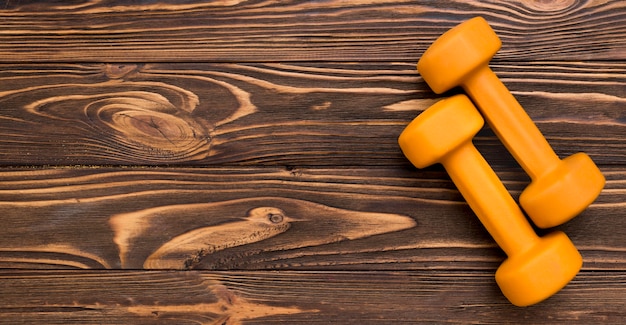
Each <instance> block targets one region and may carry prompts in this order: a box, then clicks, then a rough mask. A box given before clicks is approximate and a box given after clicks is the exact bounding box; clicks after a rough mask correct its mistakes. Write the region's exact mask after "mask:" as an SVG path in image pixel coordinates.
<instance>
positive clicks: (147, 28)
mask: <svg viewBox="0 0 626 325" xmlns="http://www.w3.org/2000/svg"><path fill="white" fill-rule="evenodd" d="M625 6H626V5H625V4H624V2H622V1H585V2H579V1H552V2H546V1H521V0H520V1H505V2H482V1H461V2H460V1H436V2H424V1H402V0H386V1H375V2H372V1H350V2H346V1H340V0H333V1H314V2H311V1H304V2H303V1H280V2H273V1H264V2H257V1H209V2H206V1H185V2H183V3H180V2H175V3H174V2H170V3H162V2H158V3H157V2H153V1H148V2H133V3H129V2H128V1H118V0H110V1H84V2H79V3H75V4H66V3H60V2H47V1H46V2H41V1H5V2H4V4H3V6H2V7H0V21H1V22H2V23H1V24H2V25H1V26H2V28H1V31H0V62H5V63H8V62H277V61H283V62H286V61H394V60H401V61H405V60H416V58H418V57H419V55H420V53H422V52H423V51H424V50H425V49H426V47H427V46H428V45H429V44H430V43H432V41H433V40H434V39H436V38H437V37H438V36H439V35H440V34H441V33H443V32H444V31H446V30H447V29H449V28H451V27H452V26H455V25H457V24H458V23H460V22H461V21H464V20H466V19H468V18H469V17H472V16H476V15H483V16H485V17H486V18H487V19H488V20H489V21H490V22H491V23H492V24H493V25H494V27H495V29H496V32H497V33H498V34H499V35H500V36H501V37H502V39H503V41H504V46H503V49H502V51H501V52H500V53H499V54H498V56H497V59H498V60H515V61H519V60H538V59H539V60H546V59H548V60H557V59H560V60H576V61H580V60H623V59H626V50H625V49H626V38H625V37H624V36H625V35H626V19H625V18H626V10H624V9H625Z"/></svg>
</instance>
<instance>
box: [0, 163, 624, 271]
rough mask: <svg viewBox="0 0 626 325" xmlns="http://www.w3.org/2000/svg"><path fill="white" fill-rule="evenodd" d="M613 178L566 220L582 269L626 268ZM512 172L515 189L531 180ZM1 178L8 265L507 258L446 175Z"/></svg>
mask: <svg viewBox="0 0 626 325" xmlns="http://www.w3.org/2000/svg"><path fill="white" fill-rule="evenodd" d="M605 173H606V176H607V179H608V183H607V186H606V189H605V190H604V192H603V194H602V195H601V197H600V198H599V199H598V200H597V201H596V202H595V203H594V204H593V205H592V206H591V207H590V208H589V209H587V210H586V211H585V212H584V213H583V214H582V215H581V216H579V217H578V218H575V219H574V220H573V221H571V222H570V223H568V224H567V225H564V226H563V227H561V228H562V229H563V230H565V231H566V232H567V233H568V234H569V235H570V237H571V238H572V240H573V241H574V242H575V244H576V245H577V247H578V248H579V249H580V250H581V252H582V254H583V256H584V258H585V266H584V269H585V270H620V269H622V268H623V267H624V266H625V265H626V260H625V259H624V248H623V247H625V246H626V242H624V240H625V239H626V233H624V229H626V225H624V224H623V220H624V218H623V206H624V200H623V198H624V193H625V191H626V188H625V187H624V184H626V182H624V180H625V179H626V174H625V173H624V172H623V171H621V170H620V169H610V168H609V169H606V170H605ZM501 177H502V179H503V180H504V181H505V184H506V186H507V187H508V188H509V189H510V190H511V191H512V193H513V194H514V195H515V196H517V195H518V194H519V192H520V190H521V189H523V188H524V187H525V184H527V180H526V178H527V177H526V176H525V175H522V174H520V173H511V172H508V173H502V175H501ZM0 186H2V189H1V190H0V213H1V214H2V216H3V221H4V223H5V226H4V227H3V228H2V229H1V230H0V267H4V268H23V267H27V268H74V269H81V268H82V269H86V268H95V269H103V268H131V269H141V268H157V269H158V268H165V269H190V268H195V269H219V270H233V269H249V270H255V269H291V270H297V269H300V270H311V269H315V270H321V269H335V270H337V269H339V270H347V269H361V270H374V269H378V270H384V269H390V270H407V269H427V270H432V269H439V268H444V269H465V270H473V269H480V270H489V271H491V272H493V271H495V268H496V267H497V266H498V265H499V263H500V262H501V261H502V260H503V258H504V256H503V254H502V252H501V251H500V250H499V249H498V248H497V247H496V246H495V244H494V242H493V240H492V239H491V238H490V237H489V235H488V234H487V233H486V231H485V230H484V228H483V227H482V225H481V224H480V223H479V222H478V220H477V218H476V217H475V215H473V213H472V212H471V210H469V208H468V207H467V205H466V204H465V203H464V201H463V199H462V197H460V195H459V193H458V192H457V191H456V189H455V188H454V185H453V184H451V182H450V181H449V180H448V179H446V176H445V174H443V172H441V171H436V170H432V171H431V170H425V171H414V170H411V169H406V170H403V169H346V170H336V169H297V170H294V169H292V170H285V169H267V168H263V169H163V168H159V169H153V168H113V169H111V168H91V169H85V168H56V169H38V170H36V169H24V170H15V171H4V172H2V173H0ZM86 230H88V231H86ZM543 233H546V231H543Z"/></svg>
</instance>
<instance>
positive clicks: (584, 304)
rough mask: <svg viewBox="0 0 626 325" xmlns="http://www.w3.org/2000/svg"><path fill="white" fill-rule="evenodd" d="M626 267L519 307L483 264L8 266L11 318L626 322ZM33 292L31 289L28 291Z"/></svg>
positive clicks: (6, 306)
mask: <svg viewBox="0 0 626 325" xmlns="http://www.w3.org/2000/svg"><path fill="white" fill-rule="evenodd" d="M624 290H626V278H625V277H624V276H623V274H615V273H606V272H583V273H582V274H581V275H579V276H578V277H577V278H576V279H574V280H573V282H572V283H571V284H570V285H569V286H568V287H566V288H565V289H564V290H562V291H561V292H559V293H558V294H557V295H555V296H553V297H551V298H550V299H549V300H548V301H549V303H546V304H540V305H535V306H531V307H528V308H523V309H522V308H517V307H514V306H512V305H510V304H509V303H508V302H507V301H505V299H504V298H503V297H502V296H501V294H500V293H499V290H498V288H497V287H496V286H495V285H494V284H493V282H492V277H491V275H490V274H486V273H485V272H482V271H475V272H454V271H438V272H424V271H420V272H402V273H396V272H394V273H388V272H258V271H257V272H245V273H242V272H219V273H209V272H196V271H191V272H149V273H148V272H136V271H131V272H120V271H114V272H112V271H109V272H88V273H86V272H82V273H77V272H67V271H14V272H9V273H7V272H0V305H1V306H2V307H0V313H1V314H2V316H3V317H2V320H1V321H0V322H3V323H7V324H10V323H42V322H43V323H46V324H67V323H68V322H72V323H80V324H122V323H128V324H172V323H175V324H194V325H197V324H227V325H235V324H241V323H244V324H278V323H281V324H283V323H284V324H301V323H303V324H328V323H333V324H364V323H367V324H372V323H376V324H379V323H380V324H389V323H408V324H416V323H417V324H432V323H436V324H447V323H451V324H458V323H474V322H480V323H490V324H491V323H497V324H520V323H528V324H537V323H546V322H549V323H550V324H572V323H577V324H578V323H580V324H588V323H602V324H620V323H621V322H622V321H623V319H624V317H625V316H626V312H625V310H624V308H623V306H624V304H625V303H626V296H625V295H623V294H622V293H623V292H624ZM24 292H28V293H30V294H29V295H25V294H23V293H24Z"/></svg>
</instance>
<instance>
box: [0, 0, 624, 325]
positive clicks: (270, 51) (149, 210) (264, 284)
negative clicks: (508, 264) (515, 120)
mask: <svg viewBox="0 0 626 325" xmlns="http://www.w3.org/2000/svg"><path fill="white" fill-rule="evenodd" d="M477 15H481V16H483V17H485V18H486V19H487V20H488V21H489V22H490V23H491V24H492V26H493V27H494V29H495V30H496V32H497V33H498V34H499V36H500V37H501V39H502V41H503V47H502V49H501V51H500V52H499V53H498V54H497V55H496V57H495V58H494V59H493V60H492V64H491V65H492V68H493V69H494V71H495V72H496V74H498V75H499V76H500V77H501V79H502V80H503V81H504V83H505V84H506V85H507V86H508V87H509V88H510V89H511V91H512V92H513V93H514V95H515V96H516V97H517V98H518V99H519V101H520V102H521V104H522V106H524V108H525V109H526V110H527V111H528V113H529V115H530V116H531V117H532V118H533V120H535V121H536V123H537V125H538V127H539V128H540V129H541V131H542V132H543V133H544V135H545V136H546V137H547V139H548V141H549V142H550V143H551V144H552V146H553V147H554V149H555V151H556V152H557V153H558V154H559V155H560V156H561V157H565V156H567V155H570V154H572V153H575V152H578V151H584V152H587V153H588V154H590V155H591V156H592V158H593V159H594V160H595V161H596V163H597V164H598V165H599V166H600V168H601V170H602V171H603V172H604V174H605V176H606V178H607V184H606V188H605V190H604V191H603V193H602V194H601V196H600V197H599V198H598V199H597V201H596V202H595V203H594V204H593V205H592V206H591V207H589V209H587V210H586V211H585V212H584V213H583V214H582V215H580V216H578V217H577V218H575V219H574V220H572V221H571V222H569V223H567V224H565V225H563V226H561V227H559V229H561V230H564V231H565V232H567V233H568V235H569V236H570V237H571V238H572V240H573V241H574V243H575V244H576V245H577V247H578V248H579V249H580V251H581V253H582V255H583V257H584V266H583V269H582V271H581V272H580V273H579V275H578V276H577V277H576V278H575V279H574V280H573V281H572V282H571V283H570V284H569V285H568V286H567V287H566V288H565V289H564V290H562V291H561V292H559V293H558V294H557V295H555V296H553V297H552V298H550V299H548V300H547V301H545V302H543V303H540V304H538V305H535V306H532V307H528V308H518V307H514V306H512V305H511V304H509V303H508V301H507V300H506V299H505V298H504V297H503V296H502V295H501V293H500V292H499V289H498V287H497V285H496V284H495V281H494V278H493V275H494V272H495V270H496V268H497V267H498V266H499V265H500V263H501V262H502V260H503V259H504V258H505V256H504V254H503V253H502V252H501V251H500V250H499V248H498V247H497V246H495V244H494V242H493V240H492V239H491V238H490V237H489V235H488V234H487V233H486V231H485V230H484V229H483V227H482V226H481V224H480V223H479V222H478V221H477V218H476V217H475V216H474V215H473V213H472V212H471V210H469V208H468V207H467V205H466V204H465V203H464V201H463V199H462V197H461V196H460V195H459V193H458V192H457V191H456V189H455V186H454V184H452V183H451V182H450V180H449V178H448V177H447V175H446V173H445V172H444V170H443V168H442V167H441V166H433V167H430V168H427V169H423V170H417V169H415V168H413V167H412V166H411V165H410V164H409V163H408V162H407V161H406V160H405V159H404V157H403V156H402V154H401V152H400V150H399V148H398V146H397V143H396V139H397V137H398V135H399V134H400V132H401V131H402V129H403V128H404V126H405V125H406V124H407V123H408V122H409V121H410V120H412V119H413V118H414V117H415V116H416V115H418V114H419V113H420V112H421V111H422V110H424V109H425V108H427V107H428V106H430V105H431V104H433V103H434V102H435V101H436V100H437V99H439V98H441V96H437V95H435V94H433V93H432V92H431V91H430V89H429V88H428V86H427V85H426V84H425V83H424V82H423V81H422V79H421V78H420V76H419V74H418V73H417V71H416V70H415V63H416V62H417V60H418V59H419V57H420V55H421V53H423V51H424V50H425V49H426V48H427V46H428V45H429V44H430V43H431V42H432V41H434V40H435V39H436V38H437V37H438V36H439V35H440V34H441V33H443V32H444V31H446V30H447V29H449V28H451V27H452V26H454V25H457V24H458V23H460V22H462V21H464V20H466V19H468V18H471V17H474V16H477ZM454 92H455V91H453V92H452V93H454ZM447 95H449V94H446V96H447ZM625 103H626V2H623V1H592V0H589V1H585V0H555V1H548V0H543V1H542V0H536V1H532V0H523V1H480V2H479V1H402V0H388V1H386V0H380V1H377V0H362V1H361V0H359V1H340V0H334V1H333V0H328V1H243V0H241V1H237V0H230V1H229V0H223V1H177V2H175V3H174V2H173V3H165V2H161V1H151V0H144V1H139V0H132V1H131V0H128V1H121V0H120V1H106V0H90V1H24V0H22V1H18V0H11V1H8V0H5V1H0V164H1V165H2V167H1V168H0V218H1V219H0V220H1V222H2V227H1V229H0V234H1V235H0V323H2V324H17V323H37V324H39V323H42V324H70V323H76V324H120V323H127V324H242V323H245V324H248V323H270V324H274V323H281V322H282V323H288V324H294V323H355V324H367V323H384V324H395V323H402V322H405V323H529V324H536V323H545V322H547V323H564V324H572V323H581V324H590V323H607V324H617V323H621V322H623V319H624V318H625V317H626V311H625V309H624V306H625V305H626V255H625V252H626V219H625V218H624V216H625V213H624V211H625V210H624V208H625V206H626V200H625V193H626V110H625V109H624V107H625V106H624V105H625ZM475 143H476V145H477V147H478V148H479V150H480V151H481V152H482V153H483V154H484V155H485V157H486V158H487V160H488V161H489V162H490V163H491V164H492V165H493V167H494V169H495V170H496V172H497V173H498V175H499V176H500V177H501V178H502V180H503V181H504V182H505V185H506V186H507V188H508V189H509V190H510V191H511V194H512V195H513V196H514V197H517V196H518V195H519V193H520V191H521V190H522V189H523V188H524V187H525V186H526V185H527V183H528V177H527V176H526V175H525V174H524V173H523V171H522V170H521V169H520V168H519V166H518V165H517V164H516V163H515V162H514V160H513V159H512V157H511V156H510V155H509V154H508V153H507V152H506V150H505V149H504V147H503V146H502V145H501V143H500V142H499V141H498V140H497V139H496V138H495V136H494V135H493V132H491V131H490V130H489V129H484V130H483V131H481V132H480V133H479V134H478V135H477V137H476V138H475ZM546 232H547V231H540V233H542V234H543V233H546ZM148 269H151V270H148ZM175 269H176V270H175Z"/></svg>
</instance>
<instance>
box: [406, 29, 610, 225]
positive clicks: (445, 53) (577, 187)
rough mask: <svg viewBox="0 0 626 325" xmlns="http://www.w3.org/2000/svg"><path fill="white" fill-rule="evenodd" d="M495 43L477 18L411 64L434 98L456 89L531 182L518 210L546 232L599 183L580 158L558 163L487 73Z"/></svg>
mask: <svg viewBox="0 0 626 325" xmlns="http://www.w3.org/2000/svg"><path fill="white" fill-rule="evenodd" d="M500 45H501V42H500V39H499V38H498V36H497V35H496V33H495V32H494V31H493V29H492V28H491V27H490V26H489V24H488V23H487V22H486V21H485V20H484V19H483V18H481V17H476V18H473V19H470V20H468V21H466V22H464V23H462V24H460V25H458V26H456V27H454V28H452V29H451V30H449V31H448V32H446V33H444V34H443V35H442V36H441V37H440V38H439V39H437V40H436V41H435V42H434V43H433V44H432V45H431V46H430V47H429V48H428V49H427V50H426V52H424V54H423V56H422V57H421V59H420V60H419V62H418V63H417V69H418V71H419V73H420V74H421V75H422V78H423V79H424V80H425V81H426V82H427V83H428V84H429V85H430V87H431V88H432V89H433V91H435V92H436V93H442V92H445V91H447V90H449V89H451V88H453V87H456V86H461V87H463V89H464V90H465V91H466V92H467V93H468V95H469V96H470V97H471V98H472V99H473V101H474V103H475V104H476V105H477V106H478V108H479V109H480V111H481V112H482V113H483V115H484V116H485V119H486V120H487V122H488V123H489V125H490V126H491V128H492V129H493V130H494V132H495V133H496V135H497V136H498V137H499V138H500V139H501V140H502V142H503V143H504V145H505V146H506V147H507V149H508V150H509V151H510V152H511V154H512V155H513V157H515V159H516V160H517V161H518V162H519V164H520V165H521V166H522V168H524V170H525V171H526V172H527V173H528V174H529V176H530V178H531V180H532V182H531V184H530V186H529V187H528V188H526V189H525V190H524V191H523V192H522V195H521V196H520V205H521V206H522V208H523V209H524V210H525V211H526V213H527V214H528V216H529V217H530V218H531V219H532V220H533V222H534V223H535V224H536V225H537V226H539V227H541V228H548V227H553V226H557V225H560V224H562V223H565V222H567V221H568V220H570V219H571V218H573V217H575V216H576V215H578V214H580V213H581V212H582V211H583V210H584V209H586V208H587V207H588V206H589V205H590V204H591V203H592V202H593V201H594V200H595V199H596V198H597V197H598V195H599V194H600V192H601V191H602V188H603V187H604V184H605V179H604V176H603V175H602V173H601V172H600V169H598V167H597V166H596V164H595V163H594V162H593V161H592V160H591V158H590V157H589V156H587V155H586V154H584V153H578V154H576V155H573V156H571V157H568V158H566V159H565V160H563V161H561V160H560V159H559V158H558V157H557V155H556V154H555V152H554V151H553V150H552V147H551V146H550V144H549V143H548V142H547V140H546V139H545V137H544V136H543V135H542V134H541V132H540V131H539V129H538V128H537V126H536V125H535V124H534V123H533V121H532V120H531V118H530V117H529V116H528V114H526V112H525V111H524V109H523V108H522V107H521V105H520V104H519V102H518V101H517V100H516V99H515V98H514V97H513V95H512V94H511V93H510V92H509V90H508V89H507V88H506V86H504V84H502V82H501V81H500V80H499V79H498V77H497V76H496V75H495V74H494V73H493V71H491V69H490V68H489V65H488V62H489V60H491V58H492V57H493V55H494V54H495V53H496V52H497V51H498V49H499V48H500Z"/></svg>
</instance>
